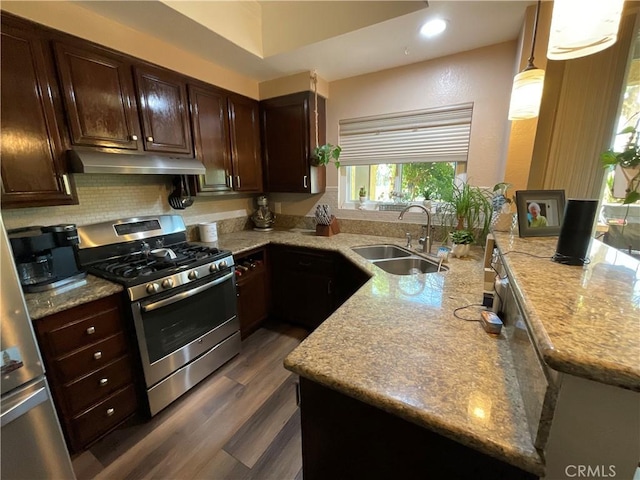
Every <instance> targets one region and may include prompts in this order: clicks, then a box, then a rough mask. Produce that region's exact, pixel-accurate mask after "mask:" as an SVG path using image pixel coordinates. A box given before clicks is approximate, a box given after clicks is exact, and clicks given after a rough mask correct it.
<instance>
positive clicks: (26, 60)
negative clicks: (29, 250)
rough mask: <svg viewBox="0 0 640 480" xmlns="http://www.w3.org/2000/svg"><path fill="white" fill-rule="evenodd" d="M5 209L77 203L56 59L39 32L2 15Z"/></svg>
mask: <svg viewBox="0 0 640 480" xmlns="http://www.w3.org/2000/svg"><path fill="white" fill-rule="evenodd" d="M0 45H1V49H2V50H1V54H0V58H1V66H0V68H1V70H0V72H1V79H0V82H1V86H2V88H1V90H2V93H1V97H2V98H1V111H0V115H1V117H2V139H1V143H2V145H1V149H0V157H1V159H2V161H1V165H2V207H3V208H12V207H35V206H46V205H66V204H73V203H78V202H77V199H76V198H75V191H74V189H73V184H72V183H70V180H69V179H68V178H67V177H66V176H65V163H64V161H63V160H64V157H63V154H64V144H63V141H62V138H61V136H60V130H59V129H60V127H63V125H64V124H63V123H62V121H61V120H62V117H61V110H59V109H58V111H56V109H57V105H58V103H59V101H60V98H59V89H58V85H57V83H56V78H55V71H54V68H53V58H52V55H51V53H50V52H49V50H47V49H46V42H45V41H44V39H43V38H41V37H40V35H39V34H38V32H36V31H33V30H32V29H30V28H28V26H22V25H21V24H20V22H15V21H12V20H11V19H7V18H5V17H4V16H3V18H2V41H1V44H0Z"/></svg>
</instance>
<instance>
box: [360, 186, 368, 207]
mask: <svg viewBox="0 0 640 480" xmlns="http://www.w3.org/2000/svg"><path fill="white" fill-rule="evenodd" d="M358 197H359V198H360V203H364V202H365V201H366V200H367V189H366V188H364V187H360V190H358Z"/></svg>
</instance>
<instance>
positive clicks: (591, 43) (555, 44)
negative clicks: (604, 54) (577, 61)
mask: <svg viewBox="0 0 640 480" xmlns="http://www.w3.org/2000/svg"><path fill="white" fill-rule="evenodd" d="M623 4H624V0H555V1H554V2H553V16H552V17H551V31H550V32H549V47H548V49H547V58H549V59H550V60H570V59H572V58H579V57H585V56H587V55H591V54H592V53H597V52H600V51H602V50H604V49H606V48H608V47H610V46H611V45H613V44H614V43H616V40H617V38H618V28H619V27H620V18H621V17H622V7H623Z"/></svg>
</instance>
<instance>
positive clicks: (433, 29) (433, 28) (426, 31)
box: [420, 18, 447, 38]
mask: <svg viewBox="0 0 640 480" xmlns="http://www.w3.org/2000/svg"><path fill="white" fill-rule="evenodd" d="M446 29H447V22H445V21H444V20H442V19H441V18H436V19H433V20H429V21H428V22H427V23H425V24H424V25H422V27H421V28H420V34H421V35H422V36H424V37H427V38H429V37H435V36H436V35H440V34H441V33H442V32H444V31H445V30H446Z"/></svg>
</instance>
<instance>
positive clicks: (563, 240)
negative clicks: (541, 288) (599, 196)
mask: <svg viewBox="0 0 640 480" xmlns="http://www.w3.org/2000/svg"><path fill="white" fill-rule="evenodd" d="M597 209H598V200H576V199H569V200H568V201H567V205H566V207H565V209H564V219H563V220H562V226H561V227H560V237H558V245H557V246H556V253H555V255H554V256H553V261H555V262H558V263H564V264H567V265H584V264H585V262H586V256H587V250H588V249H589V242H591V232H592V231H593V221H594V219H595V218H596V210H597Z"/></svg>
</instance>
